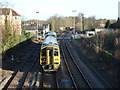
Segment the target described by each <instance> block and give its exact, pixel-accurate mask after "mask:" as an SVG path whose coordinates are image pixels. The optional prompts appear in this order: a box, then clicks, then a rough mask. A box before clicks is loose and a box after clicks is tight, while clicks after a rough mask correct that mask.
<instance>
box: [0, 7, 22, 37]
mask: <svg viewBox="0 0 120 90" xmlns="http://www.w3.org/2000/svg"><path fill="white" fill-rule="evenodd" d="M5 18H7V20H8V23H9V25H10V26H11V30H12V31H16V32H17V33H18V34H19V35H21V31H22V29H21V15H20V14H18V13H17V12H16V11H14V10H13V9H11V8H0V29H5Z"/></svg>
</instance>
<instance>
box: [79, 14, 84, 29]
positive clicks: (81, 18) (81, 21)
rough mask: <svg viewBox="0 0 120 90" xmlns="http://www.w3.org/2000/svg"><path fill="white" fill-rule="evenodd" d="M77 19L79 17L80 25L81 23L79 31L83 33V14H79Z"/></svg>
mask: <svg viewBox="0 0 120 90" xmlns="http://www.w3.org/2000/svg"><path fill="white" fill-rule="evenodd" d="M79 17H80V23H81V31H84V14H83V13H79Z"/></svg>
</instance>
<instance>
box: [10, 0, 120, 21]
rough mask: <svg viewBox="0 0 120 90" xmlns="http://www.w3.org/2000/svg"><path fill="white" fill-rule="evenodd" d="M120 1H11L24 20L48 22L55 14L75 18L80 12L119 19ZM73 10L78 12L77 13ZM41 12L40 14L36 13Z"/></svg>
mask: <svg viewBox="0 0 120 90" xmlns="http://www.w3.org/2000/svg"><path fill="white" fill-rule="evenodd" d="M119 1H120V0H11V2H12V5H13V7H12V8H13V9H14V10H15V11H17V12H18V13H19V14H21V15H22V16H23V17H24V19H40V20H47V19H48V18H49V17H50V16H53V15H55V14H57V15H59V16H73V15H78V14H79V13H80V12H82V13H84V15H85V17H89V16H96V18H97V19H101V18H102V19H104V18H106V19H117V18H118V2H119ZM72 10H76V12H75V13H73V12H72ZM36 11H39V13H36Z"/></svg>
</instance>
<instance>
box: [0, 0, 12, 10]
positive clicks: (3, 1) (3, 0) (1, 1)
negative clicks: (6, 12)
mask: <svg viewBox="0 0 120 90" xmlns="http://www.w3.org/2000/svg"><path fill="white" fill-rule="evenodd" d="M12 6H13V5H12V4H11V3H10V1H8V0H0V8H6V7H12Z"/></svg>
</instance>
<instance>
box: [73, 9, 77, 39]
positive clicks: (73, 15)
mask: <svg viewBox="0 0 120 90" xmlns="http://www.w3.org/2000/svg"><path fill="white" fill-rule="evenodd" d="M72 12H73V17H74V19H73V28H74V29H73V35H74V39H75V16H74V13H75V12H76V10H72Z"/></svg>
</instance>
